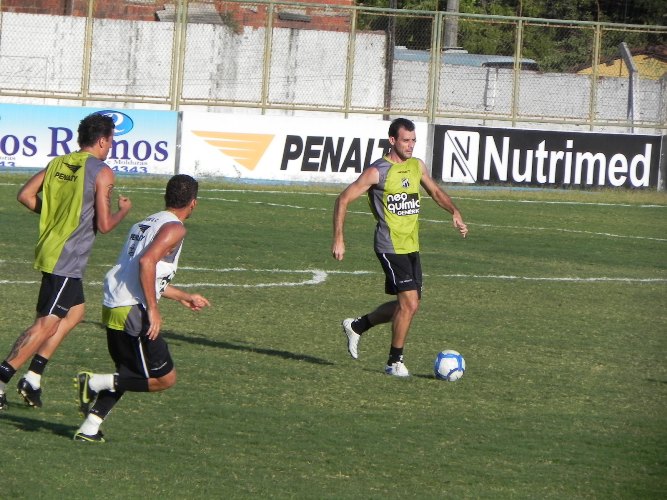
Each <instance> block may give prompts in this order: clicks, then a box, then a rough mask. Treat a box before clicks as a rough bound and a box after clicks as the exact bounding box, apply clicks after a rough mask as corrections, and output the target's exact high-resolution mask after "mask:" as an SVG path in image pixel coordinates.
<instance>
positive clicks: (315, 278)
mask: <svg viewBox="0 0 667 500" xmlns="http://www.w3.org/2000/svg"><path fill="white" fill-rule="evenodd" d="M8 263H16V264H25V265H27V264H30V262H28V261H7V260H0V265H3V264H8ZM98 267H111V266H106V265H105V266H103V265H98ZM180 270H181V271H192V272H204V273H220V274H223V273H259V274H267V275H271V274H306V275H310V276H309V277H308V278H306V279H303V280H298V281H277V282H265V283H253V284H249V283H239V282H227V283H215V282H211V281H200V282H195V283H175V286H177V287H179V288H190V287H192V288H194V287H196V288H204V287H207V288H268V287H294V286H307V285H320V284H322V283H324V282H325V281H326V280H327V279H328V277H329V276H330V275H337V274H340V275H357V276H358V275H371V274H380V273H379V272H377V271H362V270H359V271H339V270H324V269H247V268H243V267H228V268H219V269H216V268H208V267H188V266H182V267H181V268H180ZM424 277H426V278H449V279H463V280H504V281H552V282H562V283H656V284H659V283H667V278H627V277H608V276H598V277H588V278H582V277H578V276H561V277H554V276H515V275H501V274H433V275H429V274H425V275H424ZM39 282H40V281H39V280H0V285H35V284H38V283H39ZM86 284H87V285H91V286H99V285H102V282H100V281H90V282H86Z"/></svg>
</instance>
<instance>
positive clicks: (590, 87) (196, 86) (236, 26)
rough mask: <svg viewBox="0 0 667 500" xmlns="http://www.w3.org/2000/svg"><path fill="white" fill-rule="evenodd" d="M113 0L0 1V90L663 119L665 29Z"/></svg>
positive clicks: (635, 125) (623, 124)
mask: <svg viewBox="0 0 667 500" xmlns="http://www.w3.org/2000/svg"><path fill="white" fill-rule="evenodd" d="M114 3H117V2H114V1H113V0H106V1H104V2H103V1H101V0H98V1H97V2H94V1H93V0H89V1H88V3H87V6H86V7H87V9H86V10H85V11H84V10H83V9H81V12H73V13H72V14H73V15H69V16H62V15H53V14H48V13H44V14H40V13H35V14H25V13H15V12H1V11H2V9H3V4H2V0H0V100H1V101H3V102H29V103H45V104H54V103H59V102H61V101H62V102H66V103H67V104H69V105H71V104H73V102H72V101H74V102H76V103H79V104H82V105H96V104H99V103H105V104H104V105H105V106H108V103H114V104H116V105H118V106H127V107H152V108H163V109H184V108H195V109H208V110H221V111H223V110H224V111H230V110H232V111H234V112H243V113H263V114H312V113H320V114H323V113H336V114H338V115H344V116H350V115H365V116H378V117H389V116H397V115H407V116H412V117H414V118H416V119H423V120H427V121H429V122H432V123H455V124H459V125H466V124H470V125H502V126H508V125H511V126H517V127H536V128H545V127H549V128H575V129H581V130H609V131H622V132H632V131H635V130H640V131H642V132H643V133H646V132H649V133H651V132H655V133H664V131H665V129H667V62H666V61H665V60H664V57H665V54H664V52H663V54H662V56H660V54H659V53H658V54H657V56H656V57H653V58H651V57H650V54H648V57H644V56H645V55H646V54H644V55H638V54H637V53H636V49H639V48H643V49H645V48H647V47H649V48H650V46H651V45H654V46H658V47H660V46H662V50H663V51H665V50H667V49H665V46H666V45H667V42H666V40H667V28H666V27H664V26H634V25H618V24H609V23H593V22H575V21H560V20H548V19H533V18H521V17H499V16H482V15H473V14H464V13H449V12H426V11H408V10H389V9H376V8H366V7H352V6H334V5H328V4H303V3H290V2H269V1H259V0H258V1H255V2H241V1H224V2H223V1H216V0H209V1H199V2H192V1H188V0H176V1H175V2H174V3H172V4H167V5H165V8H164V9H162V8H161V6H162V5H163V4H157V3H153V4H152V3H151V2H150V1H142V2H138V5H139V4H140V5H141V8H142V9H144V10H146V9H147V8H148V9H159V10H154V13H153V15H152V17H151V16H146V15H144V16H136V15H135V16H134V19H129V18H127V16H126V18H122V19H121V18H119V15H118V14H117V13H116V12H117V11H118V9H116V10H114V9H112V8H111V7H113V4H114ZM77 14H78V15H77ZM146 18H152V19H153V20H142V19H146ZM445 41H448V43H449V44H450V45H451V44H452V41H455V42H456V43H455V45H456V47H446V46H445V43H446V42H445ZM624 46H627V47H629V48H630V49H631V53H630V57H631V56H632V55H634V57H635V59H632V61H634V62H637V66H638V67H636V68H634V71H629V70H628V66H627V63H628V62H629V61H628V52H625V53H622V50H621V49H622V48H623V47H624ZM462 48H463V49H462ZM632 49H635V51H634V52H632ZM624 57H625V60H624ZM661 57H663V59H661ZM639 63H641V65H640V64H639Z"/></svg>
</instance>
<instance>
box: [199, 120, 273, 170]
mask: <svg viewBox="0 0 667 500" xmlns="http://www.w3.org/2000/svg"><path fill="white" fill-rule="evenodd" d="M192 133H193V134H195V135H196V136H198V137H201V138H202V139H204V140H205V141H206V143H207V144H210V145H211V146H213V147H214V148H217V149H219V150H220V151H222V152H223V153H224V154H226V155H227V156H229V157H231V158H233V159H234V160H236V161H237V162H238V163H240V164H241V165H243V166H244V167H246V168H247V169H248V170H254V169H255V168H256V167H257V164H258V163H259V160H260V159H261V158H262V156H263V155H264V153H265V152H266V150H267V148H268V147H269V144H271V141H272V140H273V137H274V136H273V135H268V134H241V133H237V132H214V131H208V130H193V131H192Z"/></svg>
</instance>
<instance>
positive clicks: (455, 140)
mask: <svg viewBox="0 0 667 500" xmlns="http://www.w3.org/2000/svg"><path fill="white" fill-rule="evenodd" d="M478 158H479V133H478V132H464V131H461V130H448V131H447V132H445V144H444V148H443V162H442V180H443V181H444V182H464V183H467V184H474V183H475V182H476V181H477V160H478Z"/></svg>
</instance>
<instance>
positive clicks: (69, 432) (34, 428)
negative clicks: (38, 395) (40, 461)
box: [0, 408, 77, 439]
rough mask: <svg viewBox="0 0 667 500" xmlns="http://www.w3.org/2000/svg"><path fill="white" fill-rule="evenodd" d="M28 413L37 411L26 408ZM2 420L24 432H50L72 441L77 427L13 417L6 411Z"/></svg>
mask: <svg viewBox="0 0 667 500" xmlns="http://www.w3.org/2000/svg"><path fill="white" fill-rule="evenodd" d="M26 409H27V410H28V411H35V410H34V409H32V408H26ZM0 420H4V421H10V422H11V423H12V424H13V425H14V427H16V428H17V429H19V430H22V431H24V432H38V431H41V430H46V431H50V432H52V433H53V434H55V435H57V436H63V437H66V438H68V439H72V436H73V435H74V432H76V429H77V427H76V426H72V425H65V424H58V423H56V422H49V421H45V420H37V419H36V418H30V417H24V416H20V415H12V414H11V413H7V412H6V411H5V412H3V413H2V416H0Z"/></svg>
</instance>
